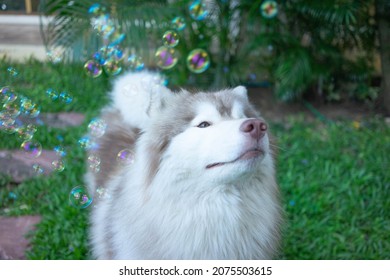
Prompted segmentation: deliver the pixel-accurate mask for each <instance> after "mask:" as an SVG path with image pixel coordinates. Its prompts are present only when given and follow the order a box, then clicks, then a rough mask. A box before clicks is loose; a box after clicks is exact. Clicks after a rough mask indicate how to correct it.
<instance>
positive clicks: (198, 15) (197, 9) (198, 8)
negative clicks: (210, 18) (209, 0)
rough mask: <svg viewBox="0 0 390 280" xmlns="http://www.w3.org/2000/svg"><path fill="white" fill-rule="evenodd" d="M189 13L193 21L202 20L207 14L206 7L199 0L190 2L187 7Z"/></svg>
mask: <svg viewBox="0 0 390 280" xmlns="http://www.w3.org/2000/svg"><path fill="white" fill-rule="evenodd" d="M189 12H190V16H191V17H192V18H193V19H194V20H204V19H205V18H206V17H207V14H208V11H207V9H206V5H205V4H204V3H203V2H202V1H201V0H195V1H192V3H191V4H190V6H189Z"/></svg>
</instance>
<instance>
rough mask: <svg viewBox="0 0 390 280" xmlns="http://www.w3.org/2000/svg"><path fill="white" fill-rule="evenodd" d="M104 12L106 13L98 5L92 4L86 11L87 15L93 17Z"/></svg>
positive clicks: (103, 8)
mask: <svg viewBox="0 0 390 280" xmlns="http://www.w3.org/2000/svg"><path fill="white" fill-rule="evenodd" d="M105 12H106V8H105V7H103V6H102V5H100V4H98V3H95V4H93V5H92V6H91V7H89V9H88V14H91V15H95V16H97V15H101V14H104V13H105Z"/></svg>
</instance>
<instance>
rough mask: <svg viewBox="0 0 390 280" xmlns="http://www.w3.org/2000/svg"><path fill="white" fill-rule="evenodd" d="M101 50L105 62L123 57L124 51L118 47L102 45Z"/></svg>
mask: <svg viewBox="0 0 390 280" xmlns="http://www.w3.org/2000/svg"><path fill="white" fill-rule="evenodd" d="M99 52H100V53H101V55H102V56H103V57H104V59H105V61H104V62H103V64H104V63H105V62H106V60H109V59H111V60H115V61H119V60H122V59H123V57H124V56H123V51H122V50H121V49H119V48H118V47H109V46H108V47H102V48H100V50H99Z"/></svg>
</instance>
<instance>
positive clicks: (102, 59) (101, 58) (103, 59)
mask: <svg viewBox="0 0 390 280" xmlns="http://www.w3.org/2000/svg"><path fill="white" fill-rule="evenodd" d="M92 58H93V59H94V60H95V61H96V62H97V63H99V64H100V65H103V64H104V62H106V56H105V55H104V54H103V53H102V52H101V51H98V52H95V53H94V54H93V56H92ZM84 67H85V66H84Z"/></svg>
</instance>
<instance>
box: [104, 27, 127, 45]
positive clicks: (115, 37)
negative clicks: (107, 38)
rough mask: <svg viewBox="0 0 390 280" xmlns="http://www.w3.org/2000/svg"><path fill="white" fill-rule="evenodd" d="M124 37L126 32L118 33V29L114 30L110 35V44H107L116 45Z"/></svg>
mask: <svg viewBox="0 0 390 280" xmlns="http://www.w3.org/2000/svg"><path fill="white" fill-rule="evenodd" d="M125 38H126V34H124V33H120V32H118V31H116V32H115V33H114V34H113V35H112V37H111V42H110V44H109V45H108V46H109V47H114V46H116V45H119V44H120V43H122V42H123V40H124V39H125Z"/></svg>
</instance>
